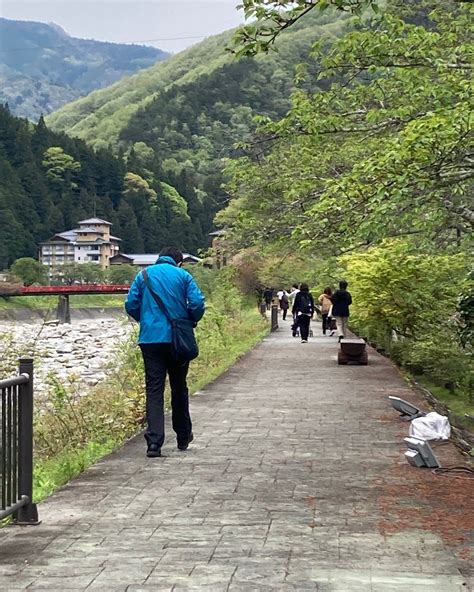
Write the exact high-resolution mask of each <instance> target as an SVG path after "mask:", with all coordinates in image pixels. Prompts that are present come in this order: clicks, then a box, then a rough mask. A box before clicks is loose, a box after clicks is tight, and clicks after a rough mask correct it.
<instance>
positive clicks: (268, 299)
mask: <svg viewBox="0 0 474 592" xmlns="http://www.w3.org/2000/svg"><path fill="white" fill-rule="evenodd" d="M263 299H264V300H265V305H266V307H267V310H270V308H271V306H272V300H273V288H265V290H264V291H263Z"/></svg>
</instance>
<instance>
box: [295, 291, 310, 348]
mask: <svg viewBox="0 0 474 592" xmlns="http://www.w3.org/2000/svg"><path fill="white" fill-rule="evenodd" d="M292 312H293V316H294V317H295V318H296V321H295V323H294V325H293V336H294V337H296V329H297V328H298V327H299V330H300V335H301V343H308V336H309V326H310V324H311V319H312V318H313V315H314V299H313V296H312V294H311V292H310V291H309V286H308V284H301V286H300V291H299V292H298V294H296V297H295V303H294V305H293V310H292Z"/></svg>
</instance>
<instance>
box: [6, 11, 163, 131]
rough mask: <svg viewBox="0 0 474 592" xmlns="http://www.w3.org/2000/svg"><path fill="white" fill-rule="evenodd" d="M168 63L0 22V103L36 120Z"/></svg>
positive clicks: (46, 29)
mask: <svg viewBox="0 0 474 592" xmlns="http://www.w3.org/2000/svg"><path fill="white" fill-rule="evenodd" d="M167 57H168V54H167V53H165V52H164V51H161V50H160V49H157V48H155V47H146V46H143V45H126V44H120V43H105V42H100V41H94V40H91V39H77V38H74V37H70V36H69V35H68V34H67V33H66V32H65V31H63V30H62V29H61V28H60V27H58V26H57V25H54V24H51V23H49V24H46V23H38V22H30V21H16V20H9V19H5V18H0V103H7V102H8V104H9V107H10V109H11V111H12V112H13V113H14V114H16V115H20V116H24V117H29V118H30V119H34V120H37V119H38V117H39V116H40V115H41V114H42V113H49V112H51V111H53V110H54V109H58V108H59V107H61V106H62V105H64V104H65V103H68V102H70V101H73V100H75V99H77V98H79V97H82V96H84V95H86V94H87V93H89V92H91V91H92V90H95V89H97V88H103V87H105V86H108V85H110V84H112V83H114V82H115V81H116V80H119V79H120V78H123V77H124V76H126V75H129V74H134V73H135V72H137V71H138V70H140V69H142V68H147V67H149V66H151V65H153V64H155V63H156V62H157V61H158V60H163V59H165V58H167Z"/></svg>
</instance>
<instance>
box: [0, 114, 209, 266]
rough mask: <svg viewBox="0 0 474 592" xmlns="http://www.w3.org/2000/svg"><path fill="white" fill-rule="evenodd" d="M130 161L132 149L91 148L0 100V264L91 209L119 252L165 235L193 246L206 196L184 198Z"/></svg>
mask: <svg viewBox="0 0 474 592" xmlns="http://www.w3.org/2000/svg"><path fill="white" fill-rule="evenodd" d="M151 164H153V163H152V162H151ZM137 166H138V165H137V158H136V157H135V156H134V155H133V153H132V154H131V155H130V157H129V158H128V159H127V158H125V159H124V158H116V157H115V156H114V155H113V154H112V153H111V152H109V151H108V150H104V149H102V150H97V151H94V150H93V149H92V148H90V147H89V146H87V145H86V143H85V142H83V141H82V140H78V139H71V138H69V137H68V136H66V135H64V134H58V133H53V132H51V131H50V130H48V128H47V127H46V125H45V123H44V120H43V118H40V120H39V122H38V124H37V125H33V124H31V123H30V122H29V121H28V120H26V119H20V118H18V117H14V116H13V115H11V113H10V112H9V110H8V108H7V107H5V106H3V107H0V229H1V232H0V270H1V269H3V268H5V267H7V266H9V265H10V264H11V263H12V262H13V261H14V260H15V259H17V258H19V257H25V256H31V257H35V256H36V255H37V246H38V243H39V242H40V241H42V240H45V239H47V238H49V237H50V236H51V235H52V234H54V233H56V232H60V231H64V230H67V229H71V228H74V227H75V225H76V223H77V222H78V220H81V219H84V218H88V217H90V216H95V215H97V216H99V217H101V218H105V219H107V220H109V221H110V222H112V223H113V228H112V231H113V234H114V235H115V236H118V237H120V238H122V239H123V243H122V251H123V252H129V253H137V252H149V253H153V252H157V251H158V250H159V249H160V248H161V247H163V246H165V245H166V244H168V243H170V242H172V243H173V244H176V245H177V246H179V247H181V248H183V249H185V250H187V251H191V252H192V251H195V250H196V249H197V248H198V247H199V246H201V245H202V244H203V233H202V229H201V226H206V223H207V221H208V218H209V217H208V215H207V212H206V207H207V206H206V203H205V201H204V200H200V199H195V200H194V201H192V202H190V203H188V202H187V201H186V200H185V199H184V198H183V197H182V196H181V195H180V194H179V193H178V191H177V190H176V189H175V188H174V187H172V186H171V185H169V184H167V183H165V182H163V181H162V180H161V179H160V178H159V177H157V180H155V179H154V178H151V175H149V176H148V179H147V178H144V177H142V176H141V175H139V174H137V173H136V172H135V171H136V170H137ZM178 181H179V179H178ZM181 185H182V186H184V187H185V185H186V182H185V180H181ZM188 194H189V195H192V191H188Z"/></svg>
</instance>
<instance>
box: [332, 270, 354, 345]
mask: <svg viewBox="0 0 474 592" xmlns="http://www.w3.org/2000/svg"><path fill="white" fill-rule="evenodd" d="M331 299H332V315H333V317H334V318H335V319H336V325H337V334H338V336H339V341H341V339H343V338H344V337H345V336H346V333H347V321H348V319H349V306H350V305H351V304H352V296H351V293H350V292H348V290H347V282H346V281H345V280H342V281H340V282H339V290H336V291H335V292H334V294H333V295H332V298H331Z"/></svg>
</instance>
